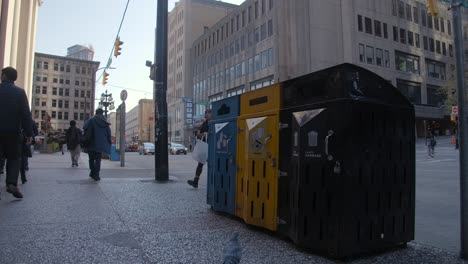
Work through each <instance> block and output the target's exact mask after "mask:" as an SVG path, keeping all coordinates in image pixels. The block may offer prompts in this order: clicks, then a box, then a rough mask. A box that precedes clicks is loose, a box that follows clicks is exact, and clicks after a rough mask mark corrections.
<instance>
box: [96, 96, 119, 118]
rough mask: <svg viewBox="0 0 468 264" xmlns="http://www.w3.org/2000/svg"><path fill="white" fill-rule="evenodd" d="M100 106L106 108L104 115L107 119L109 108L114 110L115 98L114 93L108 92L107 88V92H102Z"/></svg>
mask: <svg viewBox="0 0 468 264" xmlns="http://www.w3.org/2000/svg"><path fill="white" fill-rule="evenodd" d="M99 108H104V115H105V117H106V119H107V108H109V110H111V111H112V110H114V108H115V107H114V99H113V98H112V94H108V93H107V90H106V92H105V93H102V94H101V101H100V102H99Z"/></svg>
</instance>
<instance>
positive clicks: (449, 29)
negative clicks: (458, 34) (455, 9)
mask: <svg viewBox="0 0 468 264" xmlns="http://www.w3.org/2000/svg"><path fill="white" fill-rule="evenodd" d="M447 32H448V34H449V35H452V23H451V22H450V20H447Z"/></svg>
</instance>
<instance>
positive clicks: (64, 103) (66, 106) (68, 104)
mask: <svg viewBox="0 0 468 264" xmlns="http://www.w3.org/2000/svg"><path fill="white" fill-rule="evenodd" d="M69 106H70V103H69V102H68V100H65V101H63V107H64V108H67V109H68V107H69Z"/></svg>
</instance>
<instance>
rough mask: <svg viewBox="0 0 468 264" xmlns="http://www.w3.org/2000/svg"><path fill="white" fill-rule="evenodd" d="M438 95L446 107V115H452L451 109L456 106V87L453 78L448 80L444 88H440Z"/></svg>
mask: <svg viewBox="0 0 468 264" xmlns="http://www.w3.org/2000/svg"><path fill="white" fill-rule="evenodd" d="M438 94H439V95H440V96H441V97H442V98H444V100H443V104H444V105H445V106H446V113H445V114H447V115H450V114H451V113H452V107H453V106H456V105H457V100H458V97H457V86H456V82H455V79H454V78H451V79H450V80H448V81H447V82H446V83H445V85H444V86H442V87H440V88H439V90H438Z"/></svg>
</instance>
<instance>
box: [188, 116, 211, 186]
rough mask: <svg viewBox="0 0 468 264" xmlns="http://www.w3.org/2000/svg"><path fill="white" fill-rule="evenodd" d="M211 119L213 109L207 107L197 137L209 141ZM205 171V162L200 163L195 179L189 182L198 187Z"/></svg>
mask: <svg viewBox="0 0 468 264" xmlns="http://www.w3.org/2000/svg"><path fill="white" fill-rule="evenodd" d="M210 120H211V109H207V110H206V111H205V121H204V122H203V124H202V126H201V127H200V130H198V131H197V138H198V139H200V140H203V141H205V142H207V136H208V122H210ZM202 171H203V163H198V165H197V169H196V170H195V178H193V180H188V181H187V183H188V184H189V185H191V186H192V187H193V188H198V180H199V179H200V175H201V173H202Z"/></svg>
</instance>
